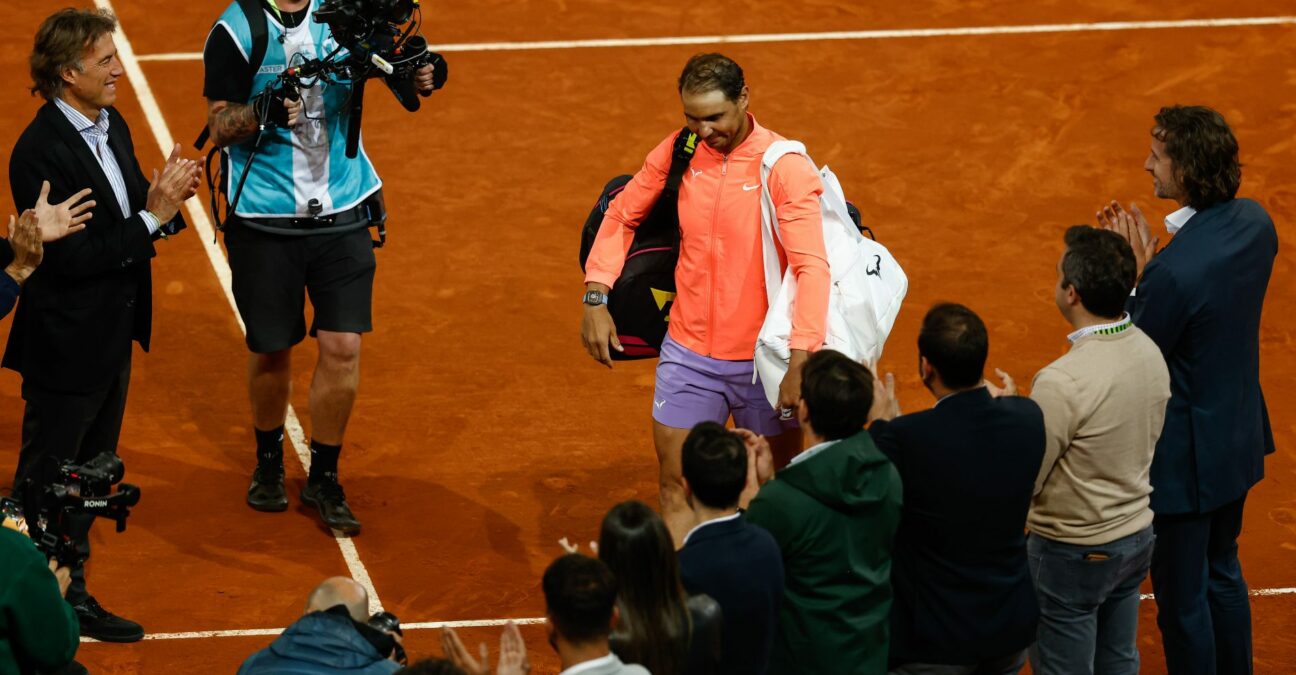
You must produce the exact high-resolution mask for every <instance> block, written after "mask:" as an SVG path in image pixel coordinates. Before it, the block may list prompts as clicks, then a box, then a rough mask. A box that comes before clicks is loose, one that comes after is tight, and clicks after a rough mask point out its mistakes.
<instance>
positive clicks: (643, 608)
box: [598, 501, 724, 675]
mask: <svg viewBox="0 0 1296 675" xmlns="http://www.w3.org/2000/svg"><path fill="white" fill-rule="evenodd" d="M598 555H599V559H600V560H602V561H603V562H604V563H606V564H607V566H608V568H609V569H611V570H612V574H613V575H615V576H616V580H617V587H618V593H617V609H618V610H619V616H620V619H619V621H617V624H616V627H615V629H614V630H613V631H612V638H611V642H612V651H614V652H616V654H617V656H619V657H621V660H622V661H625V662H626V663H637V664H639V665H642V666H643V667H645V668H647V669H648V670H649V671H650V672H652V673H653V674H654V675H703V674H706V673H713V672H715V667H716V664H718V663H719V662H720V649H721V639H722V637H723V636H722V634H721V633H722V631H723V630H724V626H723V619H722V617H721V615H720V606H719V605H718V604H716V601H715V600H713V599H711V598H710V597H708V596H705V595H695V596H692V597H689V596H688V595H686V594H685V592H684V585H683V584H682V583H681V582H680V575H679V562H678V560H677V559H676V556H675V545H674V540H673V539H672V538H671V535H670V532H669V531H667V529H666V523H665V522H663V521H662V519H661V516H659V515H657V513H656V512H655V511H653V510H652V509H650V508H648V506H647V505H645V504H643V503H642V502H634V501H631V502H622V503H620V504H617V505H616V506H614V507H612V510H611V511H608V514H607V516H606V517H604V518H603V527H602V529H601V530H600V532H599V541H598Z"/></svg>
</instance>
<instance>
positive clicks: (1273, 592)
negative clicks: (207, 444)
mask: <svg viewBox="0 0 1296 675" xmlns="http://www.w3.org/2000/svg"><path fill="white" fill-rule="evenodd" d="M1250 595H1251V597H1253V598H1265V597H1272V596H1277V595H1296V588H1257V589H1255V590H1253V591H1251V593H1250ZM1153 597H1154V596H1153V595H1152V594H1151V593H1144V594H1143V595H1140V596H1139V600H1151V599H1153ZM510 621H511V622H513V623H515V624H518V625H519V626H532V625H536V624H542V623H544V622H545V619H544V617H537V618H531V619H480V620H476V621H425V622H422V623H404V624H401V628H402V629H404V630H426V629H429V628H488V627H491V626H503V625H504V624H507V623H509V622H510ZM282 632H283V629H282V628H254V629H251V630H205V631H197V632H193V633H150V634H147V635H145V636H144V639H145V640H193V639H200V638H221V637H248V636H257V635H278V634H280V633H282ZM81 641H82V642H96V640H92V639H90V638H84V637H83V638H81Z"/></svg>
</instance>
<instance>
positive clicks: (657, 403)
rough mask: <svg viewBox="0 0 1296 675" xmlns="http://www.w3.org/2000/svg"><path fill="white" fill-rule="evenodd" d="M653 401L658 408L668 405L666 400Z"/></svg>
mask: <svg viewBox="0 0 1296 675" xmlns="http://www.w3.org/2000/svg"><path fill="white" fill-rule="evenodd" d="M653 403H654V404H656V406H657V407H658V408H660V407H662V406H664V405H666V402H665V401H653Z"/></svg>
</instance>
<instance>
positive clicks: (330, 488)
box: [301, 477, 360, 537]
mask: <svg viewBox="0 0 1296 675" xmlns="http://www.w3.org/2000/svg"><path fill="white" fill-rule="evenodd" d="M301 500H302V503H304V504H308V505H310V506H314V507H315V508H317V509H319V514H320V520H323V521H324V524H325V525H328V526H329V527H331V528H333V529H335V530H338V531H339V532H341V533H342V534H344V535H346V536H348V537H351V536H354V535H357V534H360V521H358V520H356V517H355V515H354V514H352V513H351V507H350V506H347V503H346V494H345V493H344V492H342V485H341V484H340V483H338V481H337V478H336V477H329V478H320V479H312V480H307V481H306V487H304V488H302V491H301Z"/></svg>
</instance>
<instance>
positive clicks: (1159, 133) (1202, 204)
mask: <svg viewBox="0 0 1296 675" xmlns="http://www.w3.org/2000/svg"><path fill="white" fill-rule="evenodd" d="M1155 119H1156V126H1155V127H1153V128H1152V135H1153V136H1154V137H1155V138H1156V139H1157V140H1159V141H1161V142H1162V143H1165V144H1166V154H1168V155H1170V161H1171V162H1172V163H1173V165H1174V173H1175V178H1177V179H1178V180H1180V181H1181V182H1182V183H1183V189H1184V194H1185V195H1186V196H1187V198H1188V206H1191V207H1193V208H1194V209H1196V210H1198V211H1201V210H1203V209H1207V208H1210V207H1212V206H1214V205H1216V204H1219V203H1220V202H1226V201H1229V200H1230V199H1233V197H1234V196H1235V195H1237V191H1238V186H1240V185H1241V184H1242V164H1240V163H1239V162H1238V143H1237V139H1236V138H1234V136H1233V131H1232V130H1231V129H1229V125H1228V122H1225V121H1224V116H1223V115H1221V114H1219V113H1218V112H1216V111H1214V110H1212V109H1210V108H1207V107H1205V106H1199V105H1191V106H1185V105H1174V106H1167V107H1164V108H1162V109H1161V112H1159V113H1157V114H1156V118H1155Z"/></svg>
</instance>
